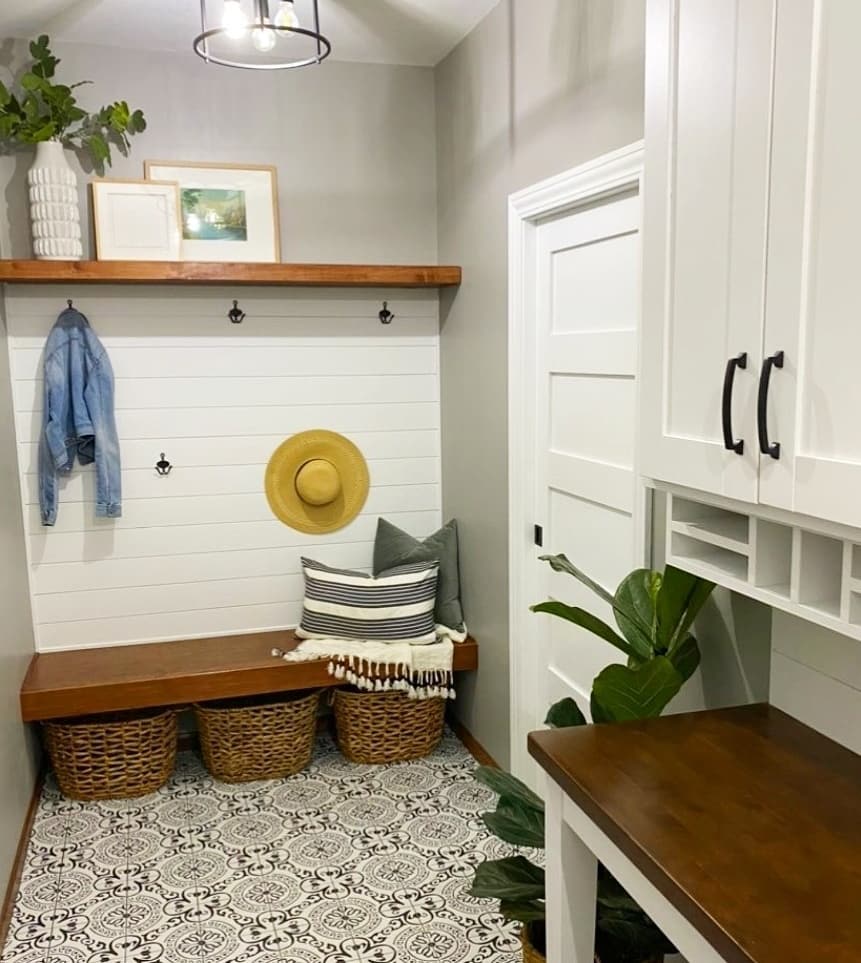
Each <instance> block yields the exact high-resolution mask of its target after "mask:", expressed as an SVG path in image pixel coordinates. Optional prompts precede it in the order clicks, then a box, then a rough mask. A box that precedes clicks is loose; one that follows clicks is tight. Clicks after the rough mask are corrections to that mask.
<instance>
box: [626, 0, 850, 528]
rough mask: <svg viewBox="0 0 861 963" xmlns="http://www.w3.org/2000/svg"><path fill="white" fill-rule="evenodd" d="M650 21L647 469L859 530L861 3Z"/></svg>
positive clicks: (756, 6)
mask: <svg viewBox="0 0 861 963" xmlns="http://www.w3.org/2000/svg"><path fill="white" fill-rule="evenodd" d="M647 22H648V35H647V75H646V87H647V92H646V155H645V156H646V173H645V198H644V200H645V205H644V221H645V223H644V285H643V287H644V299H645V301H644V314H643V348H642V358H643V371H642V394H641V419H642V422H641V436H640V437H641V445H642V449H641V466H642V471H643V473H644V474H645V475H647V476H649V477H652V478H654V479H656V480H659V481H662V482H666V483H669V484H674V485H683V486H686V487H689V488H693V489H698V490H700V491H703V492H708V493H712V494H719V495H725V496H729V497H731V498H735V499H738V500H741V501H745V502H748V503H751V504H755V503H759V504H762V505H768V506H771V507H774V508H778V509H784V510H787V511H791V512H797V513H803V514H806V515H810V516H813V517H818V518H821V519H827V520H830V521H835V522H840V523H843V524H847V525H852V526H855V527H861V371H859V370H857V368H858V365H859V359H861V247H859V244H858V241H857V234H858V225H859V224H861V177H859V171H861V56H859V52H858V38H859V37H861V2H859V0H745V2H737V3H731V2H727V0H649V4H648V20H647ZM742 354H744V355H745V356H746V357H745V359H744V361H745V364H746V366H745V367H744V368H740V367H738V366H737V365H736V366H733V365H732V364H731V359H733V358H738V357H739V356H741V355H742ZM725 374H727V377H726V378H725V377H724V375H725ZM730 374H731V375H734V378H731V377H730V376H729V375H730ZM730 429H731V431H730ZM740 441H743V446H740V445H739V444H738V442H740Z"/></svg>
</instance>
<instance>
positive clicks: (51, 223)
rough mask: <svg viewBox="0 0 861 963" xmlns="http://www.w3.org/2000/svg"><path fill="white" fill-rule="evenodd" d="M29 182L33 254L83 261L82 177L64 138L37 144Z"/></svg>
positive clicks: (44, 259) (48, 259)
mask: <svg viewBox="0 0 861 963" xmlns="http://www.w3.org/2000/svg"><path fill="white" fill-rule="evenodd" d="M27 184H28V186H29V191H30V224H31V229H32V233H33V254H34V255H35V256H36V257H37V258H38V259H39V260H42V261H80V259H81V257H82V256H83V253H84V251H83V246H82V244H81V213H80V210H79V209H78V179H77V177H76V176H75V172H74V171H73V170H72V168H71V167H70V166H69V162H68V160H66V151H65V149H64V148H63V145H62V144H61V143H60V141H58V140H46V141H42V142H41V143H39V144H36V157H35V159H34V161H33V164H32V166H31V167H30V170H29V171H28V173H27Z"/></svg>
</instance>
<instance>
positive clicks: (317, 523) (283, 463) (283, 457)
mask: <svg viewBox="0 0 861 963" xmlns="http://www.w3.org/2000/svg"><path fill="white" fill-rule="evenodd" d="M316 458H323V459H325V460H326V461H329V462H331V463H332V464H333V465H334V466H335V468H336V469H337V471H338V475H339V476H340V478H341V492H340V494H339V495H338V497H337V498H336V499H335V500H334V501H332V502H330V503H329V504H328V505H309V504H308V503H307V502H304V501H302V499H301V497H300V496H299V493H298V492H297V491H296V475H297V473H298V472H299V469H300V468H301V467H302V466H303V465H304V464H305V463H306V462H308V461H312V460H314V459H316ZM369 485H370V480H369V477H368V466H367V463H366V462H365V459H364V456H363V455H362V453H361V452H360V451H359V449H358V448H357V447H356V446H355V445H354V444H353V442H351V441H350V439H349V438H345V437H344V436H343V435H339V434H338V433H337V432H334V431H324V430H322V429H315V430H312V431H303V432H300V433H299V434H298V435H293V437H292V438H288V439H287V440H286V441H285V442H283V443H282V444H280V445H279V446H278V447H277V448H276V449H275V451H274V452H273V454H272V457H271V458H270V459H269V464H268V465H267V466H266V478H265V488H266V500H267V501H268V502H269V507H270V508H271V509H272V513H273V514H274V515H275V516H276V517H277V518H279V519H281V521H282V522H284V524H285V525H289V526H290V528H295V529H296V530H297V531H299V532H305V533H306V534H309V535H320V534H324V533H325V532H336V531H338V529H339V528H344V526H345V525H349V524H350V522H351V521H352V520H353V519H354V518H355V517H356V516H357V515H358V514H359V512H361V510H362V508H363V507H364V505H365V501H366V500H367V498H368V488H369Z"/></svg>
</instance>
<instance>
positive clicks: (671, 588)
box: [657, 565, 714, 651]
mask: <svg viewBox="0 0 861 963" xmlns="http://www.w3.org/2000/svg"><path fill="white" fill-rule="evenodd" d="M713 590H714V582H707V581H706V580H705V579H701V578H699V577H698V576H696V575H691V574H690V572H683V571H682V570H681V569H678V568H675V566H673V565H668V566H667V567H666V569H665V570H664V577H663V581H662V583H661V590H660V592H659V593H658V603H657V617H658V618H657V622H658V626H657V629H658V631H657V640H658V644H659V646H660V647H661V648H662V649H663V650H664V651H668V650H670V649H672V648H673V647H674V646H676V645H678V644H679V643H680V642H681V641H682V640H683V639H684V638H685V636H686V635H687V634H688V630H689V629H690V627H691V626H692V625H693V622H694V619H695V618H696V617H697V615H698V614H699V612H700V609H701V608H702V607H703V605H704V604H705V602H706V599H708V597H709V596H710V595H711V593H712V591H713Z"/></svg>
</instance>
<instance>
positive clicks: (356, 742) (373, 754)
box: [335, 689, 445, 764]
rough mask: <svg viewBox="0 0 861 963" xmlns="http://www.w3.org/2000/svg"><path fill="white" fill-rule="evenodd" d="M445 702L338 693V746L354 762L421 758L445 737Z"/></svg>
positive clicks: (347, 691)
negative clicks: (443, 732) (443, 731)
mask: <svg viewBox="0 0 861 963" xmlns="http://www.w3.org/2000/svg"><path fill="white" fill-rule="evenodd" d="M444 719H445V699H408V698H407V697H406V696H405V695H404V694H403V693H402V692H357V691H353V690H351V689H338V690H337V691H336V692H335V729H336V731H337V735H338V746H339V747H340V749H341V752H342V753H343V754H344V755H345V756H346V757H347V758H348V759H349V760H350V761H351V762H364V763H372V764H384V763H389V762H405V761H406V760H408V759H420V758H421V757H422V756H426V755H428V753H431V752H433V750H434V749H436V747H437V745H438V744H439V741H440V739H441V738H442V730H443V722H444Z"/></svg>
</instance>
